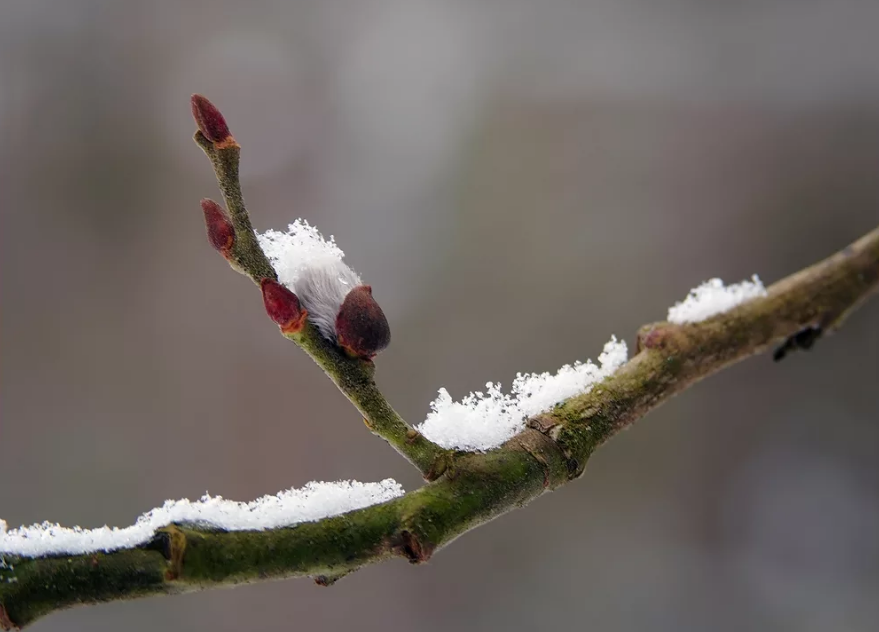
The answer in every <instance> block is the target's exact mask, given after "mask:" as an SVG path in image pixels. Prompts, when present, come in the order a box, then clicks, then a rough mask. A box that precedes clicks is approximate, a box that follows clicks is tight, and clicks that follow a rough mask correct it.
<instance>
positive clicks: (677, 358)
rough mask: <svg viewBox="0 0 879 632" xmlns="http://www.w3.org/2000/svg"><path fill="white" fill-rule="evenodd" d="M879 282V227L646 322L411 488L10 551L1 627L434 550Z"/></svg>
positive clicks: (838, 314)
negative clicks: (683, 318) (545, 401)
mask: <svg viewBox="0 0 879 632" xmlns="http://www.w3.org/2000/svg"><path fill="white" fill-rule="evenodd" d="M877 287H879V228H877V229H876V230H874V231H872V232H871V233H869V234H868V235H866V236H865V237H863V238H862V239H860V240H859V241H857V242H855V243H854V244H852V245H851V246H849V247H848V248H846V249H844V250H843V251H841V252H840V253H838V254H836V255H834V256H833V257H831V258H829V259H827V260H826V261H823V262H821V263H819V264H817V265H814V266H812V267H810V268H807V269H806V270H803V271H802V272H799V273H797V274H795V275H793V276H791V277H788V278H786V279H784V280H782V281H780V282H779V283H776V284H775V285H773V286H772V287H771V288H769V292H768V295H767V296H766V297H764V298H758V299H754V300H752V301H749V302H747V303H745V304H743V305H741V306H739V307H738V308H736V309H733V310H731V311H729V312H726V313H723V314H720V315H718V316H715V317H713V318H711V319H709V320H706V321H704V322H701V323H695V324H688V325H674V324H670V323H657V324H654V325H648V326H646V327H643V328H642V329H641V330H640V332H639V337H638V353H637V355H636V356H635V357H634V358H632V359H631V360H630V361H629V362H628V363H627V364H625V365H624V366H623V367H622V368H620V369H619V370H618V371H617V372H616V373H615V374H614V375H612V376H610V377H609V378H607V379H606V380H604V382H602V383H601V384H599V385H597V386H595V387H594V388H593V389H592V390H591V391H589V392H588V393H586V394H584V395H580V396H577V397H573V398H571V399H569V400H567V401H565V402H563V403H562V404H560V405H559V406H557V407H556V408H555V409H554V410H552V411H551V412H549V413H545V414H542V415H538V416H537V417H535V418H533V419H531V420H530V421H529V424H528V425H529V426H530V427H529V428H528V429H526V430H525V431H524V432H522V433H520V434H519V435H517V436H516V437H514V438H512V439H511V440H509V441H508V442H507V443H505V444H504V445H503V446H501V447H500V448H498V449H496V450H492V451H490V452H486V453H467V454H459V456H458V458H457V459H456V462H455V467H454V469H453V470H450V471H448V472H446V473H445V475H444V476H442V477H441V478H439V479H438V480H436V481H435V482H433V483H429V484H427V485H425V486H424V487H422V488H421V489H419V490H417V491H414V492H410V493H408V494H406V495H405V496H402V497H401V498H398V499H396V500H392V501H390V502H387V503H383V504H380V505H373V506H371V507H367V508H365V509H360V510H357V511H353V512H350V513H347V514H344V515H341V516H336V517H332V518H326V519H324V520H319V521H317V522H308V523H303V524H299V525H296V526H293V527H287V528H281V529H272V530H267V531H235V532H222V531H215V530H205V529H198V528H193V527H191V526H186V525H169V526H168V527H167V528H165V529H162V530H160V532H159V533H157V534H156V536H155V537H154V538H153V540H152V541H151V542H149V543H148V544H146V545H143V546H141V547H137V548H134V549H126V550H120V551H115V552H112V553H100V554H88V555H71V556H52V557H44V558H35V559H29V558H13V557H9V556H7V557H6V559H5V565H2V566H0V627H3V626H4V625H5V626H6V628H7V629H9V628H10V627H11V626H13V625H17V626H24V625H27V624H29V623H31V622H32V621H34V620H35V619H37V618H38V617H40V616H43V615H45V614H48V613H50V612H53V611H55V610H59V609H61V608H66V607H70V606H73V605H77V604H83V603H97V602H102V601H111V600H117V599H132V598H136V597H142V596H146V595H160V594H172V593H180V592H188V591H192V590H201V589H205V588H211V587H215V586H223V585H233V584H237V583H241V582H255V581H262V580H265V579H274V578H282V577H298V576H311V577H314V578H315V580H316V581H317V582H318V583H320V584H325V585H326V584H331V583H332V582H333V581H335V579H337V578H338V577H341V576H343V575H345V574H347V573H349V572H351V571H354V570H356V569H358V568H360V567H362V566H364V565H366V564H371V563H373V562H379V561H382V560H385V559H388V558H391V557H403V558H405V559H408V560H409V561H411V562H413V563H418V562H423V561H425V560H427V559H429V558H430V556H431V555H432V554H433V553H434V551H436V550H437V549H439V548H441V547H442V546H444V545H446V544H448V543H449V542H451V541H452V540H454V539H455V538H456V537H458V536H459V535H461V534H463V533H465V532H466V531H469V530H470V529H473V528H475V527H478V526H480V525H482V524H485V523H486V522H488V521H490V520H492V519H494V518H496V517H497V516H500V515H501V514H503V513H505V512H507V511H510V510H512V509H515V508H517V507H521V506H523V505H525V504H527V503H528V502H530V501H532V500H534V499H535V498H537V497H538V496H540V495H542V494H543V493H544V492H547V491H550V490H552V489H554V488H556V487H558V486H559V485H563V484H565V483H567V482H569V481H570V480H572V479H574V478H576V477H577V476H579V475H580V474H581V473H582V472H583V468H584V466H585V464H586V461H587V459H588V458H589V456H590V455H591V454H592V452H593V451H594V450H595V448H597V447H598V446H599V445H601V444H602V443H604V442H605V441H607V440H608V439H610V438H611V437H612V436H613V435H615V434H616V433H617V432H619V431H620V430H621V429H623V428H625V427H626V426H628V425H630V424H631V423H632V422H634V421H635V420H636V419H639V418H640V417H643V416H644V415H645V414H647V413H648V412H649V411H651V410H653V409H654V408H656V407H657V406H659V405H660V404H662V403H663V402H664V401H665V400H667V399H668V398H670V397H671V396H673V395H675V394H677V393H679V392H681V391H682V390H684V389H686V388H688V387H690V386H691V385H693V384H694V383H695V382H697V381H699V380H700V379H702V378H704V377H707V376H709V375H711V374H712V373H715V372H716V371H718V370H720V369H722V368H725V367H727V366H729V365H731V364H733V363H735V362H737V361H739V360H742V359H744V358H746V357H748V356H750V355H753V354H756V353H761V352H763V351H766V350H767V349H769V348H771V347H773V345H782V346H784V345H786V344H788V341H789V340H791V339H795V338H796V337H797V335H798V334H799V332H801V331H804V330H810V331H815V330H817V331H818V332H824V331H827V330H828V329H829V328H833V327H836V326H838V325H839V324H840V323H841V320H842V317H843V316H845V315H846V314H847V313H849V312H850V311H851V310H852V309H853V308H854V307H855V306H857V305H858V304H860V303H861V302H862V301H863V300H864V299H865V298H866V297H867V296H869V295H870V294H871V293H872V292H874V291H875V290H876V289H877Z"/></svg>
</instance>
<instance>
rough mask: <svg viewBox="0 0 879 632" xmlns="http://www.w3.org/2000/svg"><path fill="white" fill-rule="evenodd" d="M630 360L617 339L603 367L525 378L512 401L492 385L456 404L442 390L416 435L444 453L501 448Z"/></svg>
mask: <svg viewBox="0 0 879 632" xmlns="http://www.w3.org/2000/svg"><path fill="white" fill-rule="evenodd" d="M627 358H628V350H627V348H626V343H625V342H624V341H620V340H617V339H616V337H612V338H611V340H610V342H608V343H607V344H605V345H604V351H603V352H602V353H601V355H600V356H598V361H599V363H600V365H601V366H597V365H595V364H593V363H592V362H591V361H588V360H587V361H586V362H585V363H582V362H576V363H574V365H573V366H572V365H570V364H566V365H565V366H563V367H562V368H561V369H559V370H558V372H557V373H556V374H555V375H551V374H550V373H528V374H522V373H519V374H518V375H517V376H516V379H515V380H513V388H512V393H511V394H510V395H507V394H505V393H503V392H502V391H501V385H500V384H496V383H493V382H489V383H488V384H486V385H485V387H486V392H483V391H477V392H475V393H470V394H469V395H468V396H467V397H465V398H464V399H463V400H461V401H460V402H455V401H452V397H451V395H449V392H448V391H447V390H446V389H444V388H441V389H440V391H439V397H437V398H436V399H435V400H434V401H433V402H432V403H431V404H430V407H431V409H432V411H431V412H430V413H429V414H428V415H427V419H426V420H425V421H424V423H422V424H421V425H419V426H417V427H416V430H418V431H419V432H421V433H422V434H423V435H424V436H425V437H427V438H428V439H429V440H431V441H433V442H434V443H436V444H438V445H440V446H442V447H444V448H455V449H459V450H468V451H479V450H490V449H492V448H496V447H498V446H500V445H501V444H502V443H504V442H505V441H507V440H508V439H510V438H512V437H513V436H514V435H516V434H518V433H519V432H521V431H522V430H524V429H525V421H526V419H528V418H529V417H532V416H534V415H536V414H538V413H542V412H545V411H547V410H549V409H551V408H552V407H553V406H555V405H556V404H558V403H559V402H561V401H563V400H565V399H568V398H569V397H572V396H574V395H579V394H582V393H587V392H589V390H590V389H591V388H592V386H593V385H595V384H596V383H598V382H600V381H601V380H603V379H604V378H606V377H608V376H610V375H612V374H613V373H614V371H616V370H617V369H618V368H619V367H621V366H622V365H623V364H625V362H626V359H627Z"/></svg>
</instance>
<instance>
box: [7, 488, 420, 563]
mask: <svg viewBox="0 0 879 632" xmlns="http://www.w3.org/2000/svg"><path fill="white" fill-rule="evenodd" d="M402 495H403V488H402V487H401V486H400V485H399V483H397V482H396V481H394V480H393V479H390V478H387V479H385V480H383V481H381V482H379V483H359V482H357V481H339V482H335V483H318V482H311V483H307V484H306V485H305V486H304V487H302V488H299V489H296V488H292V489H288V490H286V491H282V492H279V493H277V494H275V495H273V496H263V497H262V498H257V499H256V500H254V501H251V502H249V503H242V502H236V501H233V500H226V499H225V498H223V497H222V496H210V495H207V494H206V495H204V496H202V498H201V499H200V500H197V501H194V502H193V501H191V500H186V499H183V500H167V501H165V504H164V505H162V506H161V507H158V508H156V509H153V510H151V511H148V512H147V513H145V514H143V515H142V516H140V517H139V518H138V519H137V521H136V522H135V523H134V524H133V525H131V526H130V527H123V528H119V527H108V526H103V527H98V528H97V529H83V528H81V527H72V528H70V527H62V526H60V525H58V524H52V523H50V522H43V523H42V524H35V525H33V526H30V527H19V528H17V529H11V530H9V529H7V526H6V522H5V521H4V520H0V554H7V555H17V556H21V557H40V556H44V555H54V554H70V555H80V554H84V553H97V552H101V551H103V552H109V551H115V550H118V549H126V548H132V547H135V546H138V545H140V544H143V543H145V542H147V541H149V539H150V538H151V537H152V536H153V535H154V534H155V532H156V530H157V529H160V528H162V527H167V526H168V525H170V524H172V523H177V524H182V523H188V524H195V525H198V526H206V527H213V528H216V529H223V530H225V531H263V530H266V529H275V528H278V527H289V526H292V525H295V524H298V523H301V522H311V521H315V520H320V519H321V518H328V517H330V516H336V515H339V514H342V513H346V512H349V511H353V510H355V509H361V508H363V507H367V506H369V505H375V504H378V503H383V502H385V501H388V500H392V499H394V498H397V497H398V496H402Z"/></svg>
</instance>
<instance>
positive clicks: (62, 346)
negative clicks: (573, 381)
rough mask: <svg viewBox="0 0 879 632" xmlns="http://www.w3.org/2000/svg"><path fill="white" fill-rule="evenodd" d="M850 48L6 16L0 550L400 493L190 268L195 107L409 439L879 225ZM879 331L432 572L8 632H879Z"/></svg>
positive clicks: (731, 8) (245, 590)
mask: <svg viewBox="0 0 879 632" xmlns="http://www.w3.org/2000/svg"><path fill="white" fill-rule="evenodd" d="M877 24H879V5H877V4H876V3H875V2H870V1H869V0H851V1H840V0H811V1H808V2H803V1H802V0H800V1H798V2H794V1H779V0H776V1H764V2H737V3H705V2H694V1H685V0H678V1H657V0H598V1H594V2H570V1H568V2H565V1H561V0H545V1H543V2H540V3H537V2H523V1H520V0H504V1H503V2H501V1H500V0H496V1H493V2H477V1H474V0H357V1H355V0H348V1H327V2H320V3H318V2H313V3H308V2H286V1H277V2H233V1H231V0H226V1H217V2H207V1H202V2H194V1H185V2H181V1H178V2H153V3H134V2H127V3H123V2H110V1H106V2H90V1H86V0H68V1H63V2H62V1H60V0H59V1H56V2H45V1H39V0H27V1H25V0H20V1H17V0H4V2H2V4H0V213H2V230H0V275H2V276H0V283H2V301H0V310H2V311H0V322H2V328H0V345H2V352H0V363H2V364H0V377H2V379H0V415H2V416H0V516H2V517H3V518H5V519H6V520H7V521H8V522H9V524H10V526H16V525H19V524H22V523H27V524H30V523H32V522H35V521H42V520H44V519H50V520H53V521H59V522H61V523H62V524H66V525H74V524H79V525H83V526H99V525H103V524H105V523H109V524H111V525H112V524H121V525H125V524H130V523H131V521H132V520H133V519H134V518H135V517H136V516H137V515H138V514H139V513H140V512H142V511H144V510H146V509H148V508H150V507H153V506H155V505H157V504H161V502H162V501H163V500H164V499H166V498H180V497H197V496H200V495H201V494H202V493H204V492H205V490H209V491H210V492H211V493H214V494H221V495H223V496H225V497H228V498H234V499H239V500H249V499H252V498H254V497H256V496H259V495H262V494H265V493H273V492H275V491H277V490H279V489H283V488H286V487H289V486H291V485H301V484H303V483H305V482H306V481H308V480H312V479H317V480H322V479H326V480H335V479H339V478H357V479H360V480H379V479H381V478H384V477H386V476H392V477H395V478H397V479H398V480H399V481H401V482H402V483H403V484H404V485H405V486H406V487H407V489H414V488H415V487H417V486H418V484H419V480H418V477H417V476H416V475H415V474H414V471H412V470H410V469H409V468H408V466H407V465H406V464H405V463H404V462H403V461H402V459H400V458H397V457H396V456H395V454H394V453H393V452H392V451H391V450H390V449H389V448H388V447H387V446H386V445H384V444H383V443H382V442H381V441H380V440H378V439H376V438H373V437H371V436H370V435H369V434H368V433H367V432H366V431H365V430H364V428H363V426H362V423H361V421H360V419H359V418H358V416H357V415H356V413H355V412H354V411H353V410H352V409H351V408H350V406H349V405H348V404H347V403H346V402H345V401H344V399H343V398H342V396H341V395H340V394H338V393H337V392H336V391H335V390H334V388H333V387H332V385H331V384H330V383H329V381H328V380H326V379H325V378H324V377H323V376H322V375H321V374H320V372H319V371H318V370H316V368H315V367H314V366H313V365H312V363H311V361H310V360H309V359H308V358H307V357H305V356H304V355H303V354H302V353H299V352H298V351H297V350H296V349H295V347H293V346H292V345H290V344H287V343H285V342H284V341H283V340H282V339H281V338H279V336H278V335H277V331H276V328H275V327H274V326H272V325H271V323H270V322H269V321H268V320H267V319H266V317H265V315H264V313H263V310H262V307H261V305H260V300H259V295H258V293H256V291H255V289H254V287H253V286H252V285H250V284H249V283H248V282H247V281H246V280H245V279H244V278H242V277H239V276H237V275H235V274H233V273H232V272H231V271H229V270H228V269H227V268H226V266H225V264H224V263H223V262H222V261H221V260H220V259H219V258H218V257H217V256H216V255H215V253H213V252H212V251H211V249H210V247H209V246H208V245H207V243H206V240H205V237H204V228H203V225H202V219H201V214H200V211H199V208H198V200H199V198H201V197H204V196H214V197H217V196H218V191H217V189H216V186H215V183H214V181H213V175H212V173H211V171H210V168H209V165H208V163H207V160H206V159H205V158H204V156H202V155H201V152H200V151H199V150H198V149H197V148H196V147H195V146H194V145H193V144H192V142H191V140H190V136H191V134H192V131H193V123H192V120H191V118H190V114H189V104H188V98H189V95H190V93H192V92H202V93H204V94H206V95H208V96H209V97H210V98H211V99H213V100H214V101H215V102H216V103H218V104H219V105H220V106H221V107H222V110H223V112H224V113H225V114H226V115H227V117H228V119H229V121H230V123H231V126H232V129H233V132H234V133H235V136H236V137H237V138H238V140H239V141H240V142H241V143H242V145H243V147H244V165H243V173H244V187H245V192H246V195H247V199H248V202H249V204H250V207H251V210H252V214H253V218H254V222H255V224H256V225H257V226H258V227H259V228H261V229H265V228H269V227H276V228H282V227H283V226H284V225H285V224H286V223H287V222H288V221H291V220H292V219H294V218H295V217H297V216H302V217H306V218H308V219H309V220H310V221H312V222H313V223H316V224H317V226H318V227H319V228H321V229H322V230H323V231H324V232H325V233H326V234H335V235H336V237H337V239H338V242H339V244H340V245H341V246H342V248H343V249H344V250H345V251H346V253H347V258H348V261H349V262H350V263H351V264H352V265H353V266H354V267H355V268H357V269H358V270H359V271H360V272H361V273H362V274H363V276H364V277H365V278H366V279H367V280H368V281H369V282H371V283H372V284H373V286H374V288H375V295H376V297H377V298H378V300H379V301H380V302H381V304H382V305H383V306H384V308H385V311H386V312H387V314H388V316H389V319H390V321H391V325H392V329H393V343H392V345H391V347H390V349H389V350H388V351H386V352H385V353H384V354H383V355H382V356H380V358H379V362H378V380H379V382H380V384H381V386H382V387H383V388H384V389H385V390H386V393H387V395H388V397H389V398H390V399H391V400H392V401H393V402H394V404H395V405H396V406H397V407H398V408H399V410H400V412H401V413H402V414H403V415H404V416H405V417H406V418H408V419H409V420H411V421H413V422H418V421H420V420H421V419H423V417H424V415H425V414H426V412H427V410H428V403H429V401H430V400H431V399H432V398H433V397H434V396H435V392H436V389H437V388H439V387H440V386H447V387H448V388H449V389H450V391H451V392H452V394H453V395H454V396H455V397H461V396H463V395H464V394H466V393H467V392H468V391H470V390H472V389H478V388H480V387H482V386H483V384H484V383H485V382H486V381H487V380H502V381H503V382H504V383H506V384H509V382H510V381H511V380H512V378H513V377H514V376H515V373H516V371H543V370H554V369H556V368H558V367H559V366H560V365H562V364H564V363H566V362H571V361H573V360H576V359H585V358H587V357H592V358H595V357H596V356H597V354H598V353H599V352H600V350H601V345H602V344H603V343H604V342H605V341H606V340H607V338H608V337H609V336H610V334H612V333H615V334H617V335H618V336H622V337H625V338H626V339H627V340H628V341H629V342H630V343H631V342H632V341H633V338H634V332H635V330H636V329H637V327H638V326H639V325H641V324H643V323H645V322H649V321H652V320H660V319H662V318H664V316H665V313H666V309H667V307H668V306H669V305H670V304H672V303H673V302H674V301H676V300H678V299H680V298H682V297H683V296H684V294H685V293H686V291H687V290H688V289H689V288H690V287H692V286H693V285H695V284H698V283H699V282H701V281H703V280H705V279H706V278H708V277H711V276H715V275H717V276H721V277H723V278H724V279H725V280H727V281H737V280H739V279H742V278H746V277H748V276H750V275H751V274H752V273H754V272H757V273H759V274H760V275H761V276H762V278H763V279H764V280H765V281H766V282H767V283H769V282H772V281H774V280H777V279H778V278H780V277H782V276H784V275H786V274H788V273H790V272H793V271H795V270H797V269H798V268H800V267H802V266H804V265H807V264H809V263H812V262H814V261H816V260H818V259H820V258H822V257H824V256H826V255H829V254H831V253H832V252H833V251H835V250H837V249H839V248H841V247H843V246H845V245H846V244H847V243H848V242H850V241H851V240H853V239H854V238H856V237H858V236H859V235H860V234H862V233H863V232H866V231H867V230H869V229H871V228H873V227H874V226H875V225H876V224H877V219H879V179H877V177H876V173H877V168H879V63H877V61H876V60H877V59H879V38H877V37H876V25H877ZM877 320H879V301H874V302H873V303H872V304H869V305H868V306H867V307H866V308H865V309H863V310H861V311H860V312H859V313H857V314H856V315H855V316H854V317H853V318H852V319H851V321H850V322H849V323H848V325H847V326H846V327H845V328H844V329H843V330H842V331H841V332H840V333H839V334H838V335H836V336H834V337H832V338H830V339H826V340H822V341H821V342H820V343H819V344H818V345H817V348H816V349H815V350H814V351H813V352H812V353H811V354H810V355H804V354H800V355H796V356H794V357H791V358H790V359H789V360H786V361H785V362H784V363H782V364H781V365H774V364H773V363H772V362H771V361H770V360H769V358H767V357H761V358H757V359H754V360H751V361H749V362H748V363H746V364H743V365H739V366H737V367H735V368H733V369H732V370H729V371H726V372H724V373H723V374H721V375H718V376H716V377H714V378H712V379H711V380H709V381H707V382H705V383H703V384H701V385H699V386H698V387H697V388H695V389H693V390H692V391H689V392H687V393H686V394H685V395H684V396H682V397H680V398H678V399H676V400H674V401H673V402H671V403H670V404H668V405H666V406H665V407H664V408H662V409H661V410H659V411H657V412H655V413H653V414H651V415H650V416H649V418H647V419H645V420H644V421H643V422H641V423H639V424H638V425H637V426H636V427H635V428H634V429H632V430H631V431H629V432H626V433H624V434H623V435H621V436H619V437H618V438H616V439H614V440H613V441H612V442H611V443H610V444H609V445H608V446H606V447H605V448H603V449H602V450H601V451H600V452H599V453H598V454H597V455H596V456H595V458H594V459H593V460H592V462H590V464H589V467H588V469H587V473H586V476H585V477H584V478H583V480H581V481H580V482H578V483H577V484H574V485H571V486H568V487H566V488H564V489H562V490H560V491H559V492H557V493H555V494H552V495H551V496H548V497H546V498H543V499H541V500H540V501H538V502H536V503H534V504H532V505H531V506H529V507H527V508H526V509H524V510H521V511H517V512H515V513H514V514H512V515H508V516H506V517H504V518H502V519H500V520H498V521H497V522H495V523H494V524H491V525H489V526H487V527H484V528H482V529H479V530H477V531H475V532H473V533H470V534H467V535H466V536H465V537H463V538H462V539H461V540H459V541H458V542H456V543H455V544H454V545H453V546H451V547H449V548H448V549H447V550H445V551H443V552H441V553H440V554H438V555H437V556H436V557H435V558H434V559H433V560H432V561H431V562H430V564H428V565H426V566H423V567H419V568H413V567H410V566H408V565H407V564H405V563H403V562H393V563H388V564H384V565H381V566H378V567H373V568H368V569H366V570H364V571H362V572H360V573H357V574H356V575H354V576H352V577H350V578H348V579H345V580H344V581H342V582H340V583H339V584H338V585H336V586H335V587H333V588H332V589H324V588H318V587H316V586H314V585H313V584H312V583H310V582H309V581H307V580H298V581H289V582H278V583H271V584H262V585H254V586H246V587H240V588H237V589H235V590H233V591H212V592H206V593H202V594H198V595H190V596H184V597H176V598H157V599H149V600H143V601H138V602H132V603H117V604H110V605H106V606H101V607H92V608H80V609H77V610H73V611H68V612H64V613H60V614H56V615H53V616H51V617H50V618H47V619H45V620H43V621H41V622H40V623H38V624H37V625H35V626H34V627H33V629H34V630H35V631H37V630H39V631H41V632H49V631H51V630H93V631H100V630H120V629H126V630H133V631H137V630H153V629H163V630H166V631H169V632H170V631H176V630H181V631H182V630H192V629H209V630H236V629H250V630H266V631H269V630H289V629H306V628H308V629H316V630H334V629H346V628H356V629H358V630H363V631H364V632H365V631H367V630H388V629H399V630H427V631H432V630H437V631H438V630H449V629H458V630H479V629H496V628H503V629H507V630H533V629H590V630H639V631H640V630H670V631H671V630H675V631H677V630H708V629H710V630H730V631H732V630H740V629H743V628H744V629H778V630H797V631H802V630H830V629H833V630H852V631H855V630H869V629H875V626H876V622H877V619H879V605H877V602H876V600H875V596H876V594H879V540H877V538H876V534H877V533H879V466H877V457H879V425H877V417H879V392H877V384H879V327H877V326H876V324H877ZM871 534H872V535H871Z"/></svg>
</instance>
